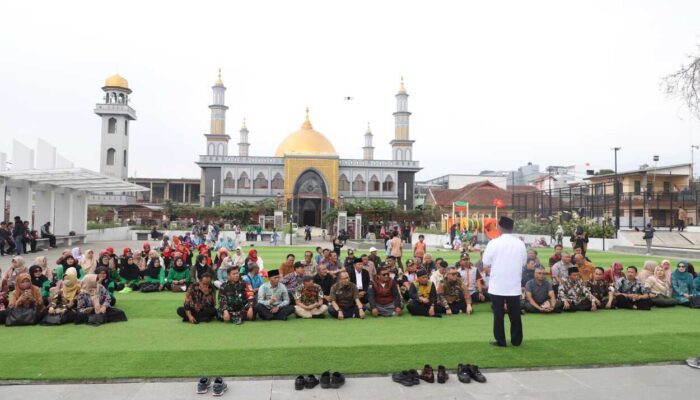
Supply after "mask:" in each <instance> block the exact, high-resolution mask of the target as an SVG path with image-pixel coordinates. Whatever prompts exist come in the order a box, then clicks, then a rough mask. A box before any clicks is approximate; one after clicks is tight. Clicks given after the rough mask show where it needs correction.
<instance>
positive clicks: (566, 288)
mask: <svg viewBox="0 0 700 400" xmlns="http://www.w3.org/2000/svg"><path fill="white" fill-rule="evenodd" d="M567 275H568V276H567V277H566V279H565V280H564V281H562V283H561V284H560V285H559V300H561V302H562V309H563V310H564V311H569V312H573V311H595V310H597V309H598V306H599V305H600V304H598V299H596V298H595V297H594V296H593V295H592V294H591V291H590V290H588V288H587V287H586V285H585V284H584V283H583V281H582V280H581V278H579V272H578V267H571V268H569V270H568V271H567Z"/></svg>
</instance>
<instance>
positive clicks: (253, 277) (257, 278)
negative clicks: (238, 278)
mask: <svg viewBox="0 0 700 400" xmlns="http://www.w3.org/2000/svg"><path fill="white" fill-rule="evenodd" d="M248 267H249V268H250V272H248V273H247V274H245V275H243V280H244V281H245V283H247V284H248V285H250V289H251V290H252V291H253V295H254V296H255V298H257V295H258V289H260V286H262V285H263V283H265V281H264V280H263V277H262V276H261V275H260V267H259V266H258V264H256V263H252V264H250V265H249V266H248Z"/></svg>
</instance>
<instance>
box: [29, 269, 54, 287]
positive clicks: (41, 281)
mask: <svg viewBox="0 0 700 400" xmlns="http://www.w3.org/2000/svg"><path fill="white" fill-rule="evenodd" d="M41 270H42V269H41V267H40V266H38V265H32V266H31V267H29V276H30V277H31V279H32V285H34V286H36V287H38V288H41V287H42V286H44V282H46V281H48V280H49V278H47V277H46V276H45V275H44V274H43V273H42V274H41V275H39V277H38V278H36V277H35V276H34V273H35V272H36V271H41Z"/></svg>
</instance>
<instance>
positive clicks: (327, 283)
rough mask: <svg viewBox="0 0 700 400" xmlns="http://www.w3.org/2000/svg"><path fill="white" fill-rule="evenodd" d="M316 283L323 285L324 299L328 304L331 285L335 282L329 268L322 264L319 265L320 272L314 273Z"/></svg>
mask: <svg viewBox="0 0 700 400" xmlns="http://www.w3.org/2000/svg"><path fill="white" fill-rule="evenodd" d="M314 283H315V284H317V285H318V286H320V287H321V289H322V290H323V300H324V302H325V303H326V304H328V303H330V295H331V287H333V284H334V283H335V280H334V279H333V275H331V274H330V273H329V272H328V268H327V267H326V266H325V265H323V264H320V265H319V266H318V273H317V274H316V275H314Z"/></svg>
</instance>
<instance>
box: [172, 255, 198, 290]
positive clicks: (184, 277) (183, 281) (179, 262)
mask: <svg viewBox="0 0 700 400" xmlns="http://www.w3.org/2000/svg"><path fill="white" fill-rule="evenodd" d="M191 282H192V279H191V277H190V266H189V265H187V264H185V260H183V259H182V257H181V256H175V258H174V259H173V266H172V267H171V268H170V271H168V279H167V282H166V283H165V288H166V289H167V290H171V291H173V292H185V291H187V287H188V286H190V283H191Z"/></svg>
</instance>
